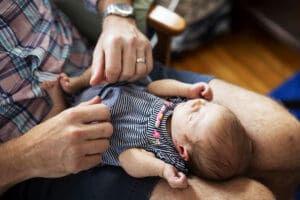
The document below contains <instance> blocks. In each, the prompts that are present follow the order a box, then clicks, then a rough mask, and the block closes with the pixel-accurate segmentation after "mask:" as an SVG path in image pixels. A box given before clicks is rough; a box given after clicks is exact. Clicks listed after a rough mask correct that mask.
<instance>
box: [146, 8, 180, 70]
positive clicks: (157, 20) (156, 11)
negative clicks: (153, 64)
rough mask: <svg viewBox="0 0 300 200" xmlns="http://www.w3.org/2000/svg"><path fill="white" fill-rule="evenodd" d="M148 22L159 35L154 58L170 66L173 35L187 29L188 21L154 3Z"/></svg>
mask: <svg viewBox="0 0 300 200" xmlns="http://www.w3.org/2000/svg"><path fill="white" fill-rule="evenodd" d="M147 23H148V25H149V26H151V27H152V28H153V29H154V30H155V31H156V33H157V37H158V42H157V44H156V46H155V48H154V58H155V59H156V60H158V61H160V62H162V63H164V64H166V65H167V66H170V65H169V64H170V60H171V42H172V37H173V36H176V35H179V34H180V33H182V32H183V31H184V30H185V28H186V21H185V20H184V18H183V17H181V16H179V15H178V14H176V13H174V12H173V11H170V10H168V9H167V8H165V7H163V6H160V5H156V4H154V5H153V6H152V7H151V8H150V9H149V13H148V17H147Z"/></svg>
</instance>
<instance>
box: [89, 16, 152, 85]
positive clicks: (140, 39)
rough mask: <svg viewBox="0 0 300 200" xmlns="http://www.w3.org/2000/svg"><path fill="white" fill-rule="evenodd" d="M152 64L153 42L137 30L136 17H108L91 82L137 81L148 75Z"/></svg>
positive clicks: (92, 83)
mask: <svg viewBox="0 0 300 200" xmlns="http://www.w3.org/2000/svg"><path fill="white" fill-rule="evenodd" d="M143 61H145V63H144V62H143ZM152 67H153V59H152V48H151V44H150V42H149V40H148V39H147V38H146V37H145V36H144V35H143V34H142V33H141V32H140V31H139V30H138V29H137V27H136V24H135V21H134V19H132V18H124V17H119V16H115V15H110V16H107V17H105V19H104V21H103V31H102V34H101V36H100V38H99V40H98V42H97V45H96V47H95V49H94V54H93V63H92V77H91V80H90V84H91V85H96V84H98V83H100V82H101V81H102V80H106V81H108V82H110V83H113V82H117V81H124V80H127V81H135V80H137V79H139V78H142V77H144V76H146V75H147V74H148V73H149V72H150V71H151V70H152Z"/></svg>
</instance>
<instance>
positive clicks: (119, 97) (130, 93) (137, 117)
mask: <svg viewBox="0 0 300 200" xmlns="http://www.w3.org/2000/svg"><path fill="white" fill-rule="evenodd" d="M103 90H104V91H103ZM99 93H100V94H101V95H100V97H101V99H102V103H104V104H106V105H107V106H108V107H109V109H110V112H111V122H112V125H113V127H114V129H113V134H112V137H111V138H110V148H109V149H108V150H107V151H106V152H104V153H103V154H102V160H103V163H104V164H107V165H115V166H119V160H118V157H119V155H120V154H121V153H122V152H123V151H125V150H127V149H130V148H142V149H145V150H147V151H149V152H153V153H154V154H155V156H156V157H157V158H159V159H161V160H163V161H165V162H166V163H169V164H171V165H173V166H174V167H176V168H177V169H178V170H179V171H181V172H184V173H187V171H188V170H187V167H186V165H185V162H184V160H183V159H182V158H181V157H180V155H179V153H178V151H177V150H176V147H175V145H174V143H173V141H172V138H171V136H170V135H169V133H168V132H167V128H166V127H167V126H166V124H167V119H168V118H169V117H170V115H171V114H172V113H173V109H174V107H167V108H166V110H165V113H164V114H163V118H162V120H161V123H160V126H159V127H158V129H157V128H155V122H156V119H157V115H158V113H159V112H160V110H161V108H162V106H164V104H165V99H162V98H160V97H157V96H155V95H152V94H150V93H148V92H146V91H145V87H141V86H137V85H134V84H126V85H123V86H110V87H105V86H104V87H103V86H100V85H99V86H97V87H93V88H89V89H87V90H85V91H84V92H83V93H81V95H80V96H78V97H77V99H76V103H75V104H78V103H80V102H82V101H86V100H88V99H91V98H93V97H94V96H96V95H97V94H99ZM181 101H182V99H180V98H176V99H174V103H175V105H176V104H177V103H178V102H181ZM154 130H158V131H159V133H160V138H159V140H157V138H155V136H154Z"/></svg>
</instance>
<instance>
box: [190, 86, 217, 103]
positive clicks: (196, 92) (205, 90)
mask: <svg viewBox="0 0 300 200" xmlns="http://www.w3.org/2000/svg"><path fill="white" fill-rule="evenodd" d="M199 97H200V98H204V99H206V100H208V101H210V100H212V97H213V93H212V90H211V88H210V87H209V85H208V84H207V83H204V82H199V83H195V84H193V85H192V86H191V88H190V91H189V96H188V98H190V99H196V98H199Z"/></svg>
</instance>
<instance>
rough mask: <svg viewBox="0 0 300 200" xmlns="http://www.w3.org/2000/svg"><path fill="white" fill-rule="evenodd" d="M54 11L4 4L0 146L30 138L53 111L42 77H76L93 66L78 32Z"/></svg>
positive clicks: (35, 4)
mask: <svg viewBox="0 0 300 200" xmlns="http://www.w3.org/2000/svg"><path fill="white" fill-rule="evenodd" d="M52 8H53V5H51V4H50V2H49V1H48V0H43V1H35V0H27V1H14V0H5V1H0V143H2V142H5V141H7V140H9V139H11V138H14V137H17V136H20V135H22V134H24V133H26V132H27V131H28V130H30V129H31V128H32V127H33V126H35V125H36V124H38V123H40V122H41V121H42V120H43V118H44V117H45V115H46V114H47V113H48V112H49V110H50V108H51V106H52V103H51V99H49V97H48V95H47V93H46V92H45V91H44V90H43V89H42V88H41V87H40V82H41V81H42V77H43V78H45V77H47V76H49V75H53V76H50V77H55V75H57V74H59V73H61V72H63V71H64V72H66V73H68V74H69V75H75V74H78V73H80V71H83V70H84V68H86V67H87V66H89V65H90V63H91V51H90V50H89V49H87V47H86V45H85V44H84V43H83V41H82V39H81V38H80V36H79V34H78V32H77V31H76V30H75V28H74V27H73V26H72V24H71V23H70V22H69V20H68V19H67V18H66V17H65V15H63V14H62V13H60V11H58V10H56V9H52ZM41 74H42V75H43V76H41Z"/></svg>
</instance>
